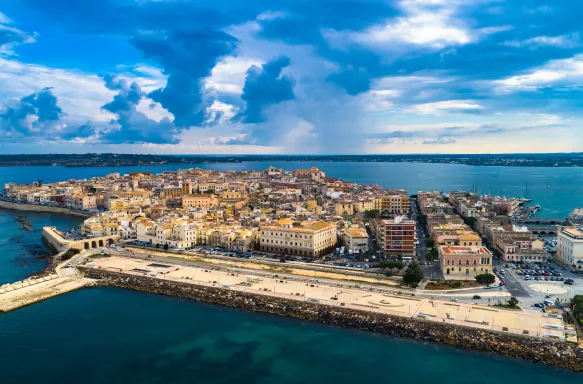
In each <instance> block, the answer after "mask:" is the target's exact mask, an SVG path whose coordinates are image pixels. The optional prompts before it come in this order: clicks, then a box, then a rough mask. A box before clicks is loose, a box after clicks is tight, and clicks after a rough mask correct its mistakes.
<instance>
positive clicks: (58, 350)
mask: <svg viewBox="0 0 583 384" xmlns="http://www.w3.org/2000/svg"><path fill="white" fill-rule="evenodd" d="M269 165H274V166H276V167H280V168H284V169H286V170H293V169H307V168H310V167H311V166H316V167H318V168H320V169H321V170H323V171H324V172H326V174H327V175H328V176H331V177H337V178H340V179H343V180H349V181H354V182H358V183H370V184H372V183H374V184H381V185H383V187H385V188H404V189H407V190H408V192H409V194H414V193H416V192H417V191H419V190H424V191H428V190H432V191H433V190H435V191H443V192H448V191H451V190H458V189H464V190H472V191H474V190H477V191H478V193H480V194H488V195H496V196H508V197H526V196H527V197H529V198H531V199H533V204H540V205H541V207H542V209H541V211H540V212H539V213H538V215H537V216H539V217H554V218H564V217H566V216H567V215H568V214H569V212H570V211H571V210H572V209H573V208H575V207H583V172H580V171H579V169H578V168H531V167H487V166H467V165H457V164H427V163H368V162H367V163H358V162H349V163H337V162H315V163H303V162H272V163H262V162H251V163H224V164H193V165H191V166H185V165H163V166H140V167H83V168H64V167H0V186H3V185H4V184H5V183H7V182H17V183H30V182H32V181H37V180H42V181H43V182H45V183H47V182H54V181H60V180H68V179H71V178H77V179H78V178H90V177H91V176H103V175H106V174H108V173H111V172H120V173H122V174H123V173H127V172H134V171H152V172H154V173H158V172H162V171H164V170H177V169H180V168H189V167H201V168H203V169H216V170H223V171H226V170H243V169H247V170H251V169H255V170H263V169H265V168H267V167H268V166H269ZM20 215H22V216H24V217H25V218H26V219H27V220H28V221H30V222H31V223H32V227H33V231H26V230H24V229H21V228H20V223H19V222H18V221H17V218H18V216H20ZM81 221H82V219H81V218H79V217H74V216H63V215H56V214H51V213H33V212H16V211H9V210H0V250H1V252H0V285H1V284H4V283H8V282H14V281H17V280H20V279H23V278H25V277H26V276H27V275H28V274H30V273H31V272H35V271H38V270H40V269H42V267H43V266H44V261H43V260H42V259H41V260H38V259H36V258H37V257H38V255H39V253H41V252H42V251H47V252H48V251H49V250H48V249H47V248H45V246H44V245H43V244H42V242H41V232H40V231H41V229H42V227H43V226H46V225H54V226H56V227H57V228H59V229H62V230H67V229H69V228H72V227H74V226H76V225H79V224H80V223H81ZM582 380H583V374H577V373H573V372H570V371H565V370H561V369H557V368H554V367H550V366H545V365H541V364H534V363H531V362H528V361H523V360H516V359H510V358H506V357H501V356H495V355H490V354H484V353H477V352H470V351H465V350H459V349H455V348H451V347H448V346H444V345H439V344H433V343H420V342H416V341H412V340H405V339H397V338H391V337H387V336H382V335H375V334H371V333H362V332H358V331H354V330H348V329H341V328H335V327H330V326H324V325H320V324H315V323H311V322H303V321H298V320H293V319H287V318H282V317H275V316H270V315H264V314H257V313H252V312H245V311H240V310H235V309H232V308H226V307H221V306H215V305H209V304H203V303H197V302H192V301H186V300H180V299H176V298H170V297H164V296H157V295H152V294H146V293H138V292H132V291H125V290H120V289H115V288H95V289H87V290H81V291H76V292H72V293H69V294H66V295H63V296H59V297H56V298H53V299H50V300H48V301H45V302H41V303H38V304H35V305H33V306H29V307H25V308H22V309H19V310H17V311H14V312H10V313H6V314H2V315H0V383H2V384H4V383H38V382H47V383H54V382H58V383H279V384H284V383H355V382H377V383H426V382H434V383H440V384H441V383H445V384H447V383H452V384H453V383H460V384H461V383H488V384H491V383H492V382H496V381H502V382H513V381H523V382H529V383H548V384H550V383H561V384H566V383H581V382H582Z"/></svg>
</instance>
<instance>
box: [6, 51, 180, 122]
mask: <svg viewBox="0 0 583 384" xmlns="http://www.w3.org/2000/svg"><path fill="white" fill-rule="evenodd" d="M152 73H154V72H152ZM120 77H122V78H125V79H127V80H129V81H135V82H137V83H138V84H139V85H140V87H141V88H142V89H143V90H144V91H146V92H147V91H151V90H154V89H157V88H159V87H162V86H164V85H165V84H166V80H165V77H161V78H155V77H139V76H136V75H135V74H132V73H122V74H121V75H120ZM0 83H1V84H3V87H2V88H0V105H6V104H8V103H10V102H11V101H12V100H15V99H20V98H22V97H24V96H27V95H30V94H31V93H34V92H38V91H39V90H41V89H42V88H46V87H48V88H52V89H51V91H52V92H53V94H54V95H55V96H56V97H57V99H58V103H59V106H60V107H61V108H62V109H63V112H65V113H66V114H67V116H66V117H65V119H66V121H67V122H68V123H69V125H71V124H83V123H85V122H87V121H92V122H94V123H107V122H109V121H110V120H111V119H112V118H113V117H114V115H113V114H111V113H109V112H107V111H104V110H102V109H101V107H102V106H103V105H104V104H106V103H109V102H110V101H111V100H112V99H113V96H114V95H115V94H116V92H114V91H111V90H109V89H107V88H106V87H105V84H104V81H103V79H102V78H101V77H99V76H97V75H94V74H87V73H83V72H80V71H71V70H64V69H56V68H50V67H45V66H42V65H35V64H25V63H22V62H20V61H17V60H9V59H6V58H1V57H0ZM137 109H138V110H139V111H141V112H143V113H144V114H146V115H147V116H148V117H150V118H151V119H154V120H157V121H159V120H161V119H162V118H163V117H169V118H171V119H173V116H172V114H170V113H169V112H168V111H166V110H165V109H163V108H162V107H161V105H160V104H158V103H154V102H153V101H152V100H151V99H149V98H145V99H143V100H141V102H140V103H139V104H138V106H137Z"/></svg>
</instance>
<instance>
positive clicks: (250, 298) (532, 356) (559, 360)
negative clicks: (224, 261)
mask: <svg viewBox="0 0 583 384" xmlns="http://www.w3.org/2000/svg"><path fill="white" fill-rule="evenodd" d="M79 270H80V271H81V272H82V273H84V274H85V276H86V277H89V278H93V279H98V280H99V282H98V283H97V285H99V286H106V287H107V286H111V287H118V288H125V289H132V290H136V291H142V292H150V293H155V294H162V295H168V296H175V297H179V298H183V299H190V300H196V301H200V302H205V303H212V304H220V305H227V306H230V307H234V308H239V309H243V310H250V311H257V312H264V313H269V314H274V315H279V316H288V317H292V318H296V319H301V320H309V321H315V322H319V323H322V324H330V325H335V326H339V327H346V328H352V329H359V330H362V331H368V332H375V333H380V334H385V335H390V336H394V337H401V338H409V339H414V340H419V341H428V342H438V343H443V344H448V345H451V346H454V347H459V348H465V349H470V350H475V351H480V352H489V353H496V354H500V355H505V356H509V357H514V358H521V359H527V360H530V361H535V362H539V363H544V364H551V365H554V366H557V367H561V368H566V369H570V370H573V371H579V372H583V350H581V349H579V348H578V347H577V346H576V345H572V344H566V343H564V342H555V341H551V340H549V339H544V340H543V339H539V338H534V337H527V336H519V335H510V334H505V333H501V332H495V331H486V330H482V329H476V328H469V327H464V326H457V325H451V324H440V323H435V322H429V321H426V320H423V319H419V318H418V319H412V318H408V317H398V316H392V315H388V314H381V313H373V312H368V311H365V310H357V309H352V308H345V307H338V306H329V305H325V304H318V303H314V302H307V301H296V300H290V299H285V298H281V297H274V296H269V295H260V294H253V293H248V292H247V293H245V292H239V291H233V290H229V289H227V288H216V287H206V286H202V285H195V284H190V283H181V282H176V281H168V280H161V279H154V278H151V277H147V276H135V275H128V274H124V273H119V272H113V271H105V270H96V269H93V268H85V267H80V268H79Z"/></svg>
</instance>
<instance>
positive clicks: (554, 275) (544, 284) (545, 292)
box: [496, 262, 583, 310]
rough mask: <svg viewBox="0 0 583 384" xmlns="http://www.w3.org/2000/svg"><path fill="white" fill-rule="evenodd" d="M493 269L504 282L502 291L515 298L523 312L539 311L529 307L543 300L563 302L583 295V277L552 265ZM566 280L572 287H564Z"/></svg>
mask: <svg viewBox="0 0 583 384" xmlns="http://www.w3.org/2000/svg"><path fill="white" fill-rule="evenodd" d="M496 268H497V272H498V273H497V274H498V276H502V277H503V278H505V280H506V285H505V286H504V289H506V290H507V291H508V292H509V293H510V294H511V295H512V296H514V297H516V298H518V299H519V300H520V301H521V304H520V305H521V306H522V307H523V308H525V309H532V310H540V309H539V308H537V307H533V305H535V304H542V303H544V300H549V301H552V302H553V303H554V302H555V301H556V299H557V298H558V299H559V300H560V301H561V302H565V301H569V300H570V299H571V298H572V297H573V296H574V295H576V294H582V293H583V275H580V274H574V273H571V271H570V270H569V269H567V268H564V267H562V266H561V265H559V264H557V263H554V262H551V263H545V264H543V265H541V266H537V265H533V264H530V265H522V266H520V265H514V264H506V263H498V264H497V267H496ZM501 271H504V273H500V272H501ZM569 279H571V280H572V282H573V283H572V284H568V283H569V282H570V280H569ZM566 281H567V283H566ZM541 306H542V305H541Z"/></svg>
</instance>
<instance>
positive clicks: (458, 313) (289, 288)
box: [87, 256, 563, 336]
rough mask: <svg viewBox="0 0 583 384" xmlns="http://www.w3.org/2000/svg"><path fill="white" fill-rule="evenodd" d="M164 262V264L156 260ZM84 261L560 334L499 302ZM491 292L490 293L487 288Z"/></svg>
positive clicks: (114, 260) (537, 317)
mask: <svg viewBox="0 0 583 384" xmlns="http://www.w3.org/2000/svg"><path fill="white" fill-rule="evenodd" d="M156 264H164V265H167V266H168V267H162V266H157V265H156ZM87 266H88V267H92V268H101V269H108V270H112V271H117V272H124V273H133V274H138V275H148V276H151V277H152V278H160V279H167V280H174V281H180V282H186V283H193V284H200V285H207V286H215V287H222V288H225V289H233V290H239V291H244V292H254V293H260V294H265V295H274V296H280V297H285V298H290V299H295V300H301V301H304V300H307V301H316V302H321V303H323V304H329V305H343V306H345V307H349V308H350V307H351V308H356V309H366V310H370V311H375V312H381V313H388V314H393V315H398V316H406V317H422V318H425V319H427V320H429V321H437V322H447V323H454V324H459V325H465V326H471V327H478V328H484V329H495V330H499V331H502V330H504V331H507V332H512V333H518V334H528V335H535V336H539V335H542V334H545V333H547V334H553V335H557V336H563V332H562V331H559V330H551V329H546V328H544V325H545V324H547V323H550V324H553V325H555V326H559V327H560V326H562V321H561V320H560V319H553V318H545V317H544V316H542V314H541V313H535V312H522V311H507V310H504V309H500V308H494V307H487V306H480V305H472V304H463V303H457V302H450V301H442V300H432V299H428V298H421V297H414V296H407V295H396V294H390V293H388V292H387V291H386V290H382V289H373V288H368V289H358V288H355V287H354V286H350V287H349V286H348V285H346V282H342V281H338V283H343V284H344V285H343V286H342V287H341V286H339V285H340V284H330V283H328V282H326V283H315V280H314V279H313V278H312V279H306V280H305V281H292V280H285V279H284V280H282V279H281V278H275V277H273V276H271V277H258V276H255V275H253V273H254V272H253V271H252V270H242V269H241V268H236V269H235V268H234V269H231V270H230V271H217V270H209V269H203V268H197V267H190V266H188V267H187V266H178V265H172V264H171V263H170V262H168V263H158V262H155V261H148V260H141V259H131V258H124V257H117V256H115V257H107V258H101V259H96V260H92V261H91V262H89V263H88V264H87ZM492 294H493V293H492Z"/></svg>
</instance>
